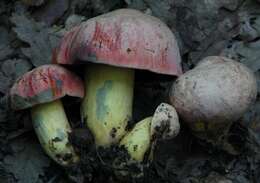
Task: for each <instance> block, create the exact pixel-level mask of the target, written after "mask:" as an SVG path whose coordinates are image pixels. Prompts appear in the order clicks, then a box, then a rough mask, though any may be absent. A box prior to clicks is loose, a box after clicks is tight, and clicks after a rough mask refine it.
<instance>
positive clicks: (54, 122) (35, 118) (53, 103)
mask: <svg viewBox="0 0 260 183" xmlns="http://www.w3.org/2000/svg"><path fill="white" fill-rule="evenodd" d="M65 95H69V96H74V97H81V98H83V96H84V86H83V82H82V80H81V79H80V78H79V77H77V76H76V75H75V74H73V73H72V72H70V71H68V70H66V69H65V68H63V67H61V66H58V65H44V66H40V67H38V68H35V69H33V70H32V71H30V72H28V73H26V74H24V75H23V76H21V77H20V78H19V79H18V80H17V81H16V82H15V83H14V85H13V87H12V88H11V90H10V100H11V106H12V108H13V109H14V110H22V109H26V108H31V117H32V122H33V126H34V129H35V131H36V134H37V136H38V138H39V141H40V143H41V145H42V147H43V148H44V150H45V151H46V153H47V154H48V155H49V156H50V157H51V158H52V159H53V160H55V161H56V162H57V163H59V164H60V165H63V166H69V165H72V164H74V163H76V162H77V161H78V160H79V158H78V156H77V155H76V153H75V151H74V149H73V147H72V145H71V144H70V143H69V141H68V133H69V132H71V127H70V125H69V122H68V120H67V116H66V114H65V112H64V108H63V105H62V102H61V101H60V100H59V99H60V98H62V97H63V96H65Z"/></svg>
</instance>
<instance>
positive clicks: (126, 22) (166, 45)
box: [53, 9, 182, 76]
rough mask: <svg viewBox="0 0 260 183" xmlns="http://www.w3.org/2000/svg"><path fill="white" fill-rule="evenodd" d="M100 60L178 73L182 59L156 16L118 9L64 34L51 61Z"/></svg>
mask: <svg viewBox="0 0 260 183" xmlns="http://www.w3.org/2000/svg"><path fill="white" fill-rule="evenodd" d="M76 61H83V62H86V61H89V62H94V63H103V64H108V65H113V66H118V67H128V68H134V69H143V70H149V71H152V72H156V73H161V74H168V75H177V76H178V75H180V74H181V73H182V69H181V64H180V63H181V58H180V53H179V48H178V45H177V41H176V39H175V36H174V35H173V33H172V32H171V30H170V29H169V28H168V27H167V26H166V25H165V24H164V23H163V22H162V21H160V20H159V19H158V18H155V17H152V16H150V15H146V14H143V13H141V12H140V11H137V10H132V9H120V10H116V11H113V12H110V13H107V14H104V15H100V16H97V17H95V18H92V19H89V20H88V21H86V22H84V23H82V24H81V25H79V26H77V27H74V28H73V29H72V30H71V31H69V32H68V33H66V34H65V36H64V37H63V39H62V41H61V42H60V45H59V46H58V47H57V48H56V49H55V51H54V53H53V62H54V63H58V64H73V63H75V62H76Z"/></svg>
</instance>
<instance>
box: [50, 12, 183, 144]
mask: <svg viewBox="0 0 260 183" xmlns="http://www.w3.org/2000/svg"><path fill="white" fill-rule="evenodd" d="M77 61H81V62H80V63H84V62H91V63H93V64H88V65H87V66H86V72H85V82H86V83H85V89H86V95H85V97H84V100H83V103H82V118H83V119H85V121H86V123H87V126H88V127H89V129H90V130H91V131H92V133H93V135H94V138H95V141H96V144H97V146H110V145H111V144H113V143H117V142H118V141H119V140H120V139H121V138H122V137H123V135H124V134H125V133H126V130H125V128H126V126H127V123H128V121H129V120H130V119H131V116H132V103H133V88H134V75H135V74H134V72H135V71H134V69H143V70H149V71H152V72H155V73H160V74H168V75H174V76H178V75H180V74H181V73H182V70H181V65H180V62H181V58H180V53H179V48H178V45H177V42H176V39H175V36H174V35H173V33H172V32H171V30H170V29H169V28H168V27H167V26H166V25H165V24H164V23H163V22H162V21H160V20H159V19H157V18H155V17H152V16H150V15H146V14H143V13H141V12H140V11H137V10H132V9H120V10H116V11H113V12H110V13H107V14H104V15H100V16H97V17H94V18H92V19H89V20H88V21H86V22H84V23H82V24H81V25H79V26H77V27H74V28H73V29H72V30H71V31H69V32H68V33H66V34H65V36H64V37H63V39H62V41H61V42H60V44H59V46H58V47H57V48H56V49H55V51H54V54H53V62H54V63H59V64H74V63H75V62H77Z"/></svg>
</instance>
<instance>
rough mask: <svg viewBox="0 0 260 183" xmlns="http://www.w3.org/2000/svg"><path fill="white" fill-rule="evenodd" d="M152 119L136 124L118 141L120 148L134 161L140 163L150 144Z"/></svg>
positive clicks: (148, 118)
mask: <svg viewBox="0 0 260 183" xmlns="http://www.w3.org/2000/svg"><path fill="white" fill-rule="evenodd" d="M151 122H152V117H147V118H145V119H143V120H142V121H140V122H138V123H137V124H136V125H135V126H134V128H133V129H132V130H131V131H130V132H129V133H128V134H126V135H125V136H124V138H123V139H122V140H121V141H120V146H123V147H124V148H125V149H126V150H127V151H128V153H129V155H130V156H131V158H132V159H133V160H135V161H138V162H142V161H143V159H144V155H145V153H146V152H147V150H148V149H149V147H150V144H151V134H150V128H151Z"/></svg>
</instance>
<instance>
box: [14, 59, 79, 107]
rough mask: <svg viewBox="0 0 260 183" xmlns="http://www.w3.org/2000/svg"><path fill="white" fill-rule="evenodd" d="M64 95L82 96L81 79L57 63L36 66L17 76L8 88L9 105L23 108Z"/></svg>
mask: <svg viewBox="0 0 260 183" xmlns="http://www.w3.org/2000/svg"><path fill="white" fill-rule="evenodd" d="M65 95H69V96H74V97H80V98H82V97H83V96H84V85H83V82H82V80H81V79H80V78H79V77H78V76H77V75H75V74H73V73H72V72H70V71H68V70H67V69H65V68H63V67H62V66H59V65H54V64H49V65H43V66H40V67H37V68H35V69H33V70H31V71H29V72H27V73H25V74H24V75H23V76H21V77H20V78H18V79H17V80H16V82H15V83H14V85H13V86H12V88H11V90H10V100H11V107H12V108H13V109H15V110H20V109H25V108H29V107H32V106H34V105H37V104H41V103H46V102H51V101H54V100H57V99H59V98H61V97H63V96H65Z"/></svg>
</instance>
